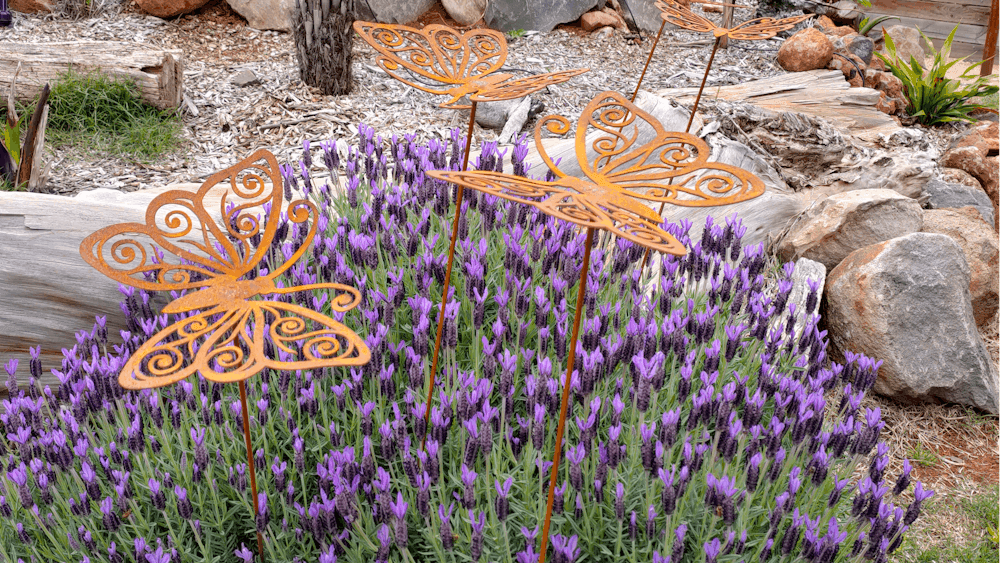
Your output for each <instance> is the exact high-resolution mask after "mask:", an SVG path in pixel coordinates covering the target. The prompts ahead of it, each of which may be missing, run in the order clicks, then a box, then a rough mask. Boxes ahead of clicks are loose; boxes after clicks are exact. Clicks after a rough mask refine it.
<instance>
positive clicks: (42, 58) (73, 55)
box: [0, 41, 184, 109]
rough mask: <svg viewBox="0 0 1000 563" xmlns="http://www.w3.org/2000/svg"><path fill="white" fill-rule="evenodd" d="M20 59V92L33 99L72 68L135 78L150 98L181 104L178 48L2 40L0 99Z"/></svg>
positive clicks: (181, 65) (165, 103)
mask: <svg viewBox="0 0 1000 563" xmlns="http://www.w3.org/2000/svg"><path fill="white" fill-rule="evenodd" d="M18 62H20V63H21V74H20V75H19V76H18V78H17V89H16V95H17V97H18V99H19V100H32V99H34V98H35V97H36V96H37V95H38V93H39V92H41V89H42V87H43V86H44V85H45V84H46V83H51V82H55V81H56V79H57V78H58V77H59V76H60V75H62V74H65V73H66V72H67V71H68V70H69V69H71V68H72V69H73V70H75V71H78V72H89V71H101V72H103V73H107V74H111V75H116V76H122V77H127V78H131V79H133V80H134V81H135V83H136V85H138V87H139V92H140V95H141V96H142V98H143V100H145V101H146V102H147V103H149V104H151V105H153V106H156V107H158V108H161V109H166V108H173V107H177V106H178V105H180V101H181V94H182V91H183V77H184V63H183V52H182V51H181V50H180V49H160V48H154V47H150V46H145V45H136V44H133V43H124V42H117V41H71V42H64V43H10V42H4V43H0V99H6V97H7V91H8V90H9V89H10V81H11V78H12V77H13V75H14V71H15V69H16V68H17V64H18Z"/></svg>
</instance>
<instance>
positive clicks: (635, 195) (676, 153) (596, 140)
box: [428, 92, 764, 254]
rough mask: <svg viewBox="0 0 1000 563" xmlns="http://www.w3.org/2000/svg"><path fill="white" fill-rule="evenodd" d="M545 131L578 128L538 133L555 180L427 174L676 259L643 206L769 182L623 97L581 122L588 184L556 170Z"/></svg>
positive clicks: (725, 200) (738, 197)
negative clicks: (714, 158)
mask: <svg viewBox="0 0 1000 563" xmlns="http://www.w3.org/2000/svg"><path fill="white" fill-rule="evenodd" d="M640 126H641V127H640ZM543 128H545V129H547V130H548V131H550V132H552V133H557V134H566V133H568V132H569V131H570V129H571V124H570V122H569V120H567V119H566V118H564V117H562V116H548V117H545V118H543V119H542V120H540V121H539V122H538V124H537V125H536V127H535V132H534V135H535V146H536V148H537V150H538V152H539V154H540V155H541V157H542V159H543V161H544V162H545V164H546V165H547V166H548V167H549V168H550V169H551V170H552V171H553V173H554V174H555V176H556V178H555V179H554V180H553V181H545V180H533V179H529V178H522V177H519V176H514V175H510V174H502V173H497V172H489V171H477V170H473V171H467V172H450V171H441V170H439V171H430V172H428V175H429V176H431V177H434V178H438V179H441V180H446V181H449V182H454V183H457V184H460V185H463V186H465V187H468V188H472V189H475V190H479V191H483V192H486V193H489V194H492V195H495V196H498V197H502V198H505V199H508V200H511V201H516V202H519V203H525V204H528V205H532V206H534V207H537V208H538V209H539V210H541V211H542V212H544V213H547V214H549V215H552V216H554V217H557V218H559V219H563V220H566V221H570V222H572V223H576V224H577V225H580V226H582V227H587V228H596V229H603V230H606V231H610V232H612V233H614V234H616V235H618V236H621V237H623V238H626V239H628V240H631V241H632V242H635V243H636V244H640V245H642V246H645V247H647V248H651V249H653V250H657V251H660V252H666V253H669V254H683V253H684V249H683V247H682V246H681V245H680V243H679V242H677V240H676V239H674V238H673V237H672V236H671V235H670V234H669V233H667V232H666V231H664V230H663V229H661V228H660V227H659V223H660V222H661V221H662V219H661V218H660V215H659V214H657V213H656V211H655V210H653V209H651V208H650V207H649V206H647V205H646V204H645V203H643V202H644V201H645V202H660V203H670V204H673V205H679V206H684V207H708V206H717V205H728V204H732V203H737V202H740V201H745V200H748V199H752V198H754V197H757V196H759V195H761V194H762V193H764V184H763V182H761V181H760V179H758V178H757V177H756V176H754V175H753V174H751V173H749V172H747V171H745V170H742V169H740V168H737V167H735V166H729V165H726V164H721V163H714V162H708V158H709V155H710V151H709V148H708V145H707V144H705V142H704V141H702V140H701V139H699V138H697V137H695V136H694V135H689V134H685V133H676V132H669V131H666V130H665V129H664V128H663V126H662V125H661V124H660V123H659V122H658V121H657V120H656V118H654V117H653V116H652V115H650V114H649V113H647V112H645V111H643V110H642V109H640V108H638V107H637V106H635V105H633V104H632V103H630V102H628V101H627V100H626V99H625V98H624V97H623V96H622V95H621V94H618V93H616V92H604V93H602V94H599V95H598V96H597V97H596V98H594V99H593V100H592V101H591V102H590V103H589V104H588V105H587V107H586V108H584V110H583V113H582V114H581V116H580V119H579V121H578V123H577V126H576V144H575V150H576V157H577V160H578V162H579V164H580V167H581V168H582V170H583V173H584V175H585V176H586V179H581V178H576V177H574V176H569V175H567V174H565V173H564V172H562V171H561V170H560V169H559V168H558V167H557V166H556V165H555V163H554V162H553V160H552V158H551V157H550V156H549V155H548V154H547V153H546V151H545V148H544V146H543V145H542V139H541V134H542V129H543ZM642 131H645V132H646V133H647V134H646V136H649V132H650V131H651V134H652V138H651V139H650V140H648V141H646V142H642V143H640V142H639V138H640V133H641V132H642ZM588 133H589V134H590V135H588ZM588 137H589V140H588ZM668 181H672V182H673V183H672V184H668V183H667V182H668Z"/></svg>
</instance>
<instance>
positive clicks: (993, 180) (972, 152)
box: [941, 146, 1000, 228]
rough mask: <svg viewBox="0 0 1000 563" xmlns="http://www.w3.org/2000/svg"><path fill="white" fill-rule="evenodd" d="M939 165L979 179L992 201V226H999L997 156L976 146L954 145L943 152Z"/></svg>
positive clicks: (999, 164)
mask: <svg viewBox="0 0 1000 563" xmlns="http://www.w3.org/2000/svg"><path fill="white" fill-rule="evenodd" d="M941 165H942V166H945V167H948V168H958V169H959V170H964V171H966V172H968V173H969V174H972V176H973V177H975V178H976V180H979V183H980V184H982V186H983V190H984V191H985V192H986V195H988V196H990V201H992V202H993V213H994V216H995V217H996V218H995V219H994V225H993V227H994V228H998V227H1000V225H998V224H997V223H998V222H1000V205H998V199H1000V193H998V192H1000V190H998V187H1000V171H998V170H997V167H998V166H1000V162H998V158H997V157H992V158H990V157H987V156H986V153H985V151H982V150H980V148H977V147H976V146H965V147H956V148H953V149H950V150H949V151H948V152H946V153H944V156H943V157H941Z"/></svg>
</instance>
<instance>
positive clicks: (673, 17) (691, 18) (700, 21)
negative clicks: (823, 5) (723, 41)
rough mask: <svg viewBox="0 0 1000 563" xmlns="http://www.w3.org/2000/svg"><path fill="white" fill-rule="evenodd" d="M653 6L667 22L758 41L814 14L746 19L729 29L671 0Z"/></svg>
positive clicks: (722, 35) (664, 0) (703, 31)
mask: <svg viewBox="0 0 1000 563" xmlns="http://www.w3.org/2000/svg"><path fill="white" fill-rule="evenodd" d="M656 7H657V8H659V9H660V12H661V13H660V17H661V18H663V20H664V21H666V22H667V23H672V24H674V25H676V26H677V27H680V28H683V29H687V30H688V31H695V32H698V33H711V34H712V35H714V36H715V37H717V38H718V37H728V38H730V39H740V40H744V41H759V40H761V39H770V38H772V37H774V36H775V35H777V34H778V33H779V32H781V31H786V30H789V29H792V28H793V27H795V26H796V25H798V24H799V23H802V22H804V21H806V20H807V19H809V18H811V17H813V16H814V15H815V14H805V15H802V16H792V17H788V18H781V19H775V18H756V19H752V20H747V21H745V22H743V23H740V24H738V25H736V26H735V27H732V28H726V27H723V26H721V25H717V24H716V23H715V22H713V21H712V20H710V19H708V18H706V17H704V16H699V15H698V14H696V13H694V12H692V11H691V9H690V8H687V7H685V6H683V5H681V4H680V3H678V2H676V1H675V0H657V2H656Z"/></svg>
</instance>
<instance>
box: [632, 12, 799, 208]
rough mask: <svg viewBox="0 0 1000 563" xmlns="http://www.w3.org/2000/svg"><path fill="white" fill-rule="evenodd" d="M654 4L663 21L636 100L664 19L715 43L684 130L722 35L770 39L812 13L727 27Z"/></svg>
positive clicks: (694, 109) (637, 86) (643, 71)
mask: <svg viewBox="0 0 1000 563" xmlns="http://www.w3.org/2000/svg"><path fill="white" fill-rule="evenodd" d="M694 3H696V4H710V5H715V6H732V7H737V8H739V7H744V8H745V7H746V6H739V5H737V4H719V3H715V2H694ZM656 7H657V8H659V9H660V12H661V13H660V17H661V18H663V23H661V24H660V32H659V33H657V34H656V40H655V41H654V42H653V48H652V49H650V50H649V58H647V59H646V66H645V67H643V69H642V75H640V76H639V83H638V84H636V85H635V93H634V94H632V101H635V97H636V95H638V94H639V86H641V85H642V79H643V78H644V77H645V76H646V69H647V68H648V67H649V61H651V60H652V59H653V53H654V52H655V51H656V44H657V43H658V42H659V40H660V34H661V33H663V28H664V26H666V25H667V23H672V24H674V25H676V26H677V27H680V28H682V29H686V30H688V31H696V32H698V33H711V34H713V35H714V36H715V43H714V44H713V45H712V54H711V55H709V56H708V65H707V66H706V67H705V75H704V76H702V78H701V86H699V87H698V95H697V96H696V97H695V100H694V106H693V107H692V108H691V117H690V118H689V119H688V124H687V127H686V128H685V129H684V132H685V133H689V132H690V131H691V123H693V122H694V114H695V113H696V112H697V111H698V104H699V102H701V93H702V91H703V90H704V89H705V82H706V81H707V80H708V71H710V70H711V69H712V62H713V61H715V52H716V51H718V49H719V44H720V43H721V42H722V39H723V38H726V37H728V38H730V39H740V40H743V41H759V40H762V39H770V38H772V37H774V36H775V35H777V34H778V32H779V31H785V30H787V29H791V28H793V27H795V26H796V25H797V24H798V23H800V22H803V21H805V20H807V19H809V18H811V17H813V14H806V15H803V16H793V17H790V18H782V19H774V18H757V19H752V20H747V21H745V22H743V23H741V24H739V25H737V26H736V27H733V28H726V27H722V26H719V25H716V24H715V23H714V22H712V20H710V19H708V18H705V17H702V16H699V15H698V14H695V13H694V12H692V11H691V9H690V8H687V7H685V6H683V5H681V4H680V3H678V2H677V0H657V2H656ZM661 211H662V209H661Z"/></svg>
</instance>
